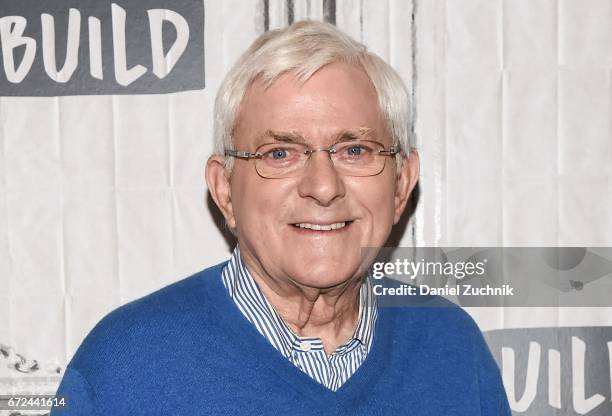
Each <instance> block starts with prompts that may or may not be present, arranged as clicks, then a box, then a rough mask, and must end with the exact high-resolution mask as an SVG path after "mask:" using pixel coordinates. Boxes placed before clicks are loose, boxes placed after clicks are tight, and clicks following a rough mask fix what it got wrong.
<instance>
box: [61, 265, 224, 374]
mask: <svg viewBox="0 0 612 416" xmlns="http://www.w3.org/2000/svg"><path fill="white" fill-rule="evenodd" d="M224 265H225V263H220V264H217V265H215V266H212V267H209V268H207V269H204V270H202V271H200V272H198V273H195V274H193V275H191V276H189V277H186V278H184V279H181V280H179V281H177V282H174V283H172V284H169V285H167V286H165V287H163V288H161V289H158V290H156V291H155V292H152V293H150V294H148V295H146V296H143V297H141V298H139V299H136V300H134V301H131V302H129V303H126V304H125V305H122V306H120V307H118V308H116V309H115V310H113V311H111V312H110V313H108V314H107V315H106V316H104V318H102V319H101V320H100V321H99V322H98V323H97V324H96V325H95V326H94V328H93V329H92V330H91V331H90V332H89V334H88V335H87V336H86V337H85V339H84V340H83V342H82V343H81V345H80V347H79V349H78V350H77V352H76V354H75V355H74V357H73V359H72V360H71V363H70V366H71V367H74V368H80V369H81V370H82V371H83V372H85V373H86V372H87V370H86V369H87V367H89V366H91V365H92V364H93V365H96V361H97V360H99V359H104V360H106V361H108V358H109V357H118V356H124V355H136V354H139V353H143V352H147V353H149V352H151V351H153V352H154V351H155V346H160V345H161V342H163V341H161V342H160V340H163V339H172V340H174V341H178V340H180V339H181V338H185V337H186V336H187V334H188V333H189V331H190V330H191V331H193V330H194V329H195V328H196V327H197V329H198V330H199V331H198V332H199V333H201V334H205V333H206V332H207V331H202V329H205V328H204V327H205V326H207V325H208V323H209V322H210V321H211V320H210V319H207V317H208V314H209V313H210V310H211V307H212V305H211V300H214V297H213V296H210V287H211V286H212V285H213V284H215V282H214V280H215V279H220V274H221V270H222V268H223V266H224Z"/></svg>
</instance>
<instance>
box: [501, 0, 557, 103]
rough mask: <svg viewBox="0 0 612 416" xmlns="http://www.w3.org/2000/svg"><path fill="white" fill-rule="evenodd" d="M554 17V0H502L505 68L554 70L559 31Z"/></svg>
mask: <svg viewBox="0 0 612 416" xmlns="http://www.w3.org/2000/svg"><path fill="white" fill-rule="evenodd" d="M557 16H558V1H557V0H513V1H504V2H503V22H502V24H503V31H504V33H503V42H504V43H503V65H504V68H510V69H516V68H538V67H539V68H551V67H555V66H556V65H557V54H558V47H557V32H558V29H559V28H558V24H557ZM525 103H528V101H527V100H526V101H525Z"/></svg>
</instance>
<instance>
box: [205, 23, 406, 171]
mask: <svg viewBox="0 0 612 416" xmlns="http://www.w3.org/2000/svg"><path fill="white" fill-rule="evenodd" d="M333 62H343V63H348V64H350V65H355V66H357V67H360V68H362V69H363V70H364V71H365V72H366V74H367V76H368V77H369V78H370V80H371V81H372V84H373V85H374V88H375V89H376V93H377V95H378V102H379V105H380V110H381V113H382V115H383V116H384V118H385V120H386V122H387V127H388V129H389V132H390V133H391V135H392V138H393V145H394V146H399V147H400V149H401V150H403V151H408V150H409V149H410V148H411V147H412V146H413V145H414V140H413V137H412V129H411V126H412V116H411V110H410V96H409V95H408V91H407V90H406V87H405V85H404V83H403V81H402V79H401V78H400V76H399V75H398V74H397V72H395V70H394V69H393V68H392V67H391V66H390V65H389V64H387V63H386V62H385V61H383V60H382V59H381V58H380V57H378V56H377V55H375V54H374V53H372V52H369V51H368V50H367V48H366V47H365V45H363V44H361V43H359V42H357V41H355V40H353V39H352V38H351V37H349V36H348V35H346V34H345V33H343V32H342V31H340V30H339V29H337V28H336V27H335V26H334V25H331V24H329V23H323V22H316V21H299V22H296V23H294V24H292V25H291V26H288V27H286V28H284V29H278V30H272V31H269V32H266V33H264V34H262V35H261V36H259V37H258V38H257V39H256V40H255V41H254V42H253V44H252V45H251V46H250V47H249V49H247V50H246V52H244V53H243V54H242V56H241V57H240V58H239V59H238V61H237V62H236V63H235V64H234V66H233V67H232V68H231V70H230V71H229V72H228V74H227V76H226V77H225V79H224V80H223V83H222V84H221V86H220V88H219V91H218V92H217V97H216V99H215V110H214V138H215V153H216V154H219V155H223V154H224V151H225V149H232V148H233V139H232V136H233V130H234V128H235V126H236V124H237V117H238V113H239V110H240V105H241V103H242V99H243V97H244V96H245V94H246V92H247V89H248V88H249V87H250V85H251V84H252V83H253V82H254V81H255V80H256V79H257V80H260V81H262V82H263V84H264V86H266V87H269V86H270V85H272V84H273V83H274V81H275V80H276V79H277V78H278V77H279V76H280V75H283V74H285V73H293V74H294V75H295V76H296V79H297V80H298V81H299V82H305V81H307V80H308V79H309V78H310V77H311V76H312V75H313V74H314V73H315V72H316V71H318V70H319V69H320V68H322V67H323V66H325V65H328V64H330V63H333ZM230 159H231V158H230ZM226 166H231V160H228V161H226Z"/></svg>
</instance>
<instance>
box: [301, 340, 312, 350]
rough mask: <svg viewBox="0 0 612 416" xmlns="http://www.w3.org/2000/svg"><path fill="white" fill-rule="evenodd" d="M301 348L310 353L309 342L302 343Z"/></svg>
mask: <svg viewBox="0 0 612 416" xmlns="http://www.w3.org/2000/svg"><path fill="white" fill-rule="evenodd" d="M301 347H302V350H304V351H306V352H308V351H310V344H309V343H308V342H302V345H301Z"/></svg>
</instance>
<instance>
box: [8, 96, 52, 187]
mask: <svg viewBox="0 0 612 416" xmlns="http://www.w3.org/2000/svg"><path fill="white" fill-rule="evenodd" d="M58 103H59V101H58V99H57V98H29V97H20V98H15V97H12V98H3V99H2V108H1V112H2V124H3V138H4V163H5V175H6V188H7V191H9V192H10V191H11V190H16V189H23V188H27V189H45V188H46V189H49V188H58V187H59V186H60V182H61V162H60V160H61V159H60V157H61V155H60V143H59V136H58V135H59V127H60V126H59V106H58Z"/></svg>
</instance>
